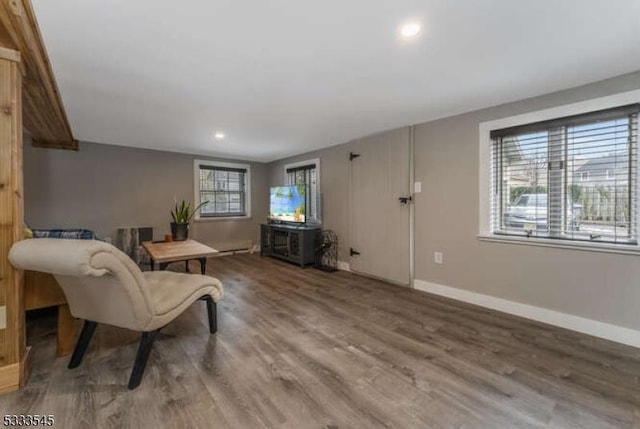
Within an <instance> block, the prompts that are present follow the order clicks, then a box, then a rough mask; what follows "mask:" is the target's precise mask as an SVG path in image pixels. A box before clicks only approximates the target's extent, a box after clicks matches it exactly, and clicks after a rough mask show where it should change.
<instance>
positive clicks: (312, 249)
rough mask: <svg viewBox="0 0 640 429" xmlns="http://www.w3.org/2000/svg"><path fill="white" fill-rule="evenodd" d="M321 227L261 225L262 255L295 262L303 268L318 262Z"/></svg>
mask: <svg viewBox="0 0 640 429" xmlns="http://www.w3.org/2000/svg"><path fill="white" fill-rule="evenodd" d="M320 231H321V230H320V227H317V226H306V225H291V224H278V223H269V224H262V225H260V255H261V256H272V257H274V258H278V259H282V260H284V261H289V262H293V263H294V264H298V265H300V266H301V267H305V266H307V265H312V264H314V263H315V260H316V240H317V239H318V236H319V235H320Z"/></svg>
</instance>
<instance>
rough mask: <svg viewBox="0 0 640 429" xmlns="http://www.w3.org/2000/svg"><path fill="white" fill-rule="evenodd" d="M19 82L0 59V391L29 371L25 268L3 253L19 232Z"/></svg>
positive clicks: (10, 64) (15, 66) (13, 68)
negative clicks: (1, 317)
mask: <svg viewBox="0 0 640 429" xmlns="http://www.w3.org/2000/svg"><path fill="white" fill-rule="evenodd" d="M5 54H7V53H6V52H5ZM7 56H10V55H4V57H7ZM14 58H16V57H15V56H14ZM17 58H19V56H18V57H17ZM21 83H22V79H21V72H20V67H19V63H18V62H17V61H13V60H10V59H6V58H0V307H4V308H5V314H6V317H5V320H0V326H2V327H3V328H4V329H0V373H1V374H3V376H2V377H0V392H1V391H6V390H12V389H17V388H19V387H20V386H22V385H24V383H25V381H26V380H24V379H23V378H24V377H28V374H29V371H28V367H29V362H28V358H27V356H28V355H27V353H26V344H25V309H24V295H23V294H24V273H23V272H22V271H21V270H17V269H15V268H14V267H13V266H11V264H10V263H9V260H8V258H7V255H8V253H9V249H10V248H11V246H12V245H13V243H15V242H16V241H19V240H21V239H22V237H23V231H24V210H23V197H22V195H23V194H22V87H21ZM2 383H8V384H7V385H3V384H2Z"/></svg>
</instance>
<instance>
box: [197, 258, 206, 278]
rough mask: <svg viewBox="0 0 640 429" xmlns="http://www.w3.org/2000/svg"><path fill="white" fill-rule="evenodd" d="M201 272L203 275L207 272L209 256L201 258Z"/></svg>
mask: <svg viewBox="0 0 640 429" xmlns="http://www.w3.org/2000/svg"><path fill="white" fill-rule="evenodd" d="M198 260H199V261H200V274H202V275H203V276H204V275H205V274H207V258H200V259H198Z"/></svg>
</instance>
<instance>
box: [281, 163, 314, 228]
mask: <svg viewBox="0 0 640 429" xmlns="http://www.w3.org/2000/svg"><path fill="white" fill-rule="evenodd" d="M286 184H287V185H306V186H307V197H306V198H307V202H306V206H307V217H308V218H309V219H313V220H317V219H318V174H317V168H316V165H315V164H310V165H303V166H300V167H292V168H287V169H286Z"/></svg>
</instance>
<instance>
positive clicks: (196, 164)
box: [193, 159, 251, 222]
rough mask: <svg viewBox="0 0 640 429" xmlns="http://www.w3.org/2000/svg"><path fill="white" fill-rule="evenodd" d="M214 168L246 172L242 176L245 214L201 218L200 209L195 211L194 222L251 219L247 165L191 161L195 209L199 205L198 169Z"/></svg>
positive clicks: (249, 180) (249, 173)
mask: <svg viewBox="0 0 640 429" xmlns="http://www.w3.org/2000/svg"><path fill="white" fill-rule="evenodd" d="M201 166H206V167H213V168H214V169H215V168H216V167H219V168H234V169H239V170H246V172H245V174H244V182H245V183H244V189H245V193H244V199H245V201H244V204H245V205H244V207H245V214H244V215H241V216H201V215H200V209H198V210H197V211H196V214H195V216H194V217H193V219H194V221H196V222H211V221H219V220H243V219H251V165H249V164H240V163H235V162H222V161H212V160H206V159H195V160H194V161H193V189H194V198H193V201H194V204H195V206H196V207H197V206H198V205H200V202H201V200H200V167H201Z"/></svg>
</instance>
